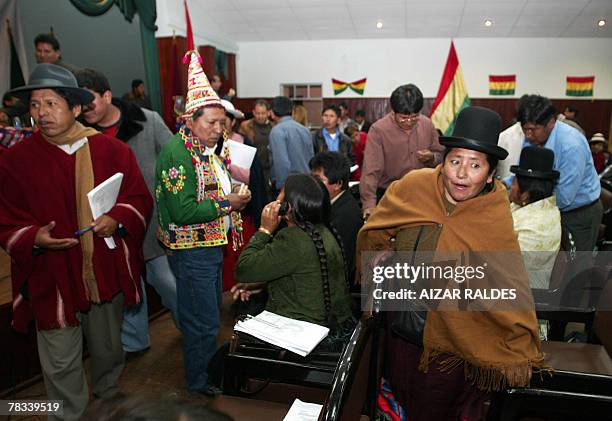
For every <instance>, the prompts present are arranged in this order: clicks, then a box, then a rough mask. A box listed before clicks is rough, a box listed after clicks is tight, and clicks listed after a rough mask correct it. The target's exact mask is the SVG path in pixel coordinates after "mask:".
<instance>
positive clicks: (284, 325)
mask: <svg viewBox="0 0 612 421" xmlns="http://www.w3.org/2000/svg"><path fill="white" fill-rule="evenodd" d="M234 330H236V331H238V332H244V333H248V334H249V335H251V336H254V337H256V338H258V339H261V340H262V341H264V342H268V343H271V344H272V345H276V346H279V347H281V348H285V349H288V350H289V351H291V352H295V353H296V354H298V355H301V356H302V357H305V356H306V355H308V354H310V352H312V350H313V349H314V348H315V347H316V346H317V345H319V343H320V342H321V341H322V340H323V339H324V338H325V337H326V336H327V335H328V334H329V329H328V328H326V327H324V326H319V325H317V324H314V323H308V322H303V321H301V320H295V319H290V318H289V317H283V316H280V315H278V314H274V313H271V312H269V311H265V310H264V311H262V312H261V313H259V314H258V315H257V316H255V317H249V318H247V319H246V320H245V321H239V322H238V323H236V326H234Z"/></svg>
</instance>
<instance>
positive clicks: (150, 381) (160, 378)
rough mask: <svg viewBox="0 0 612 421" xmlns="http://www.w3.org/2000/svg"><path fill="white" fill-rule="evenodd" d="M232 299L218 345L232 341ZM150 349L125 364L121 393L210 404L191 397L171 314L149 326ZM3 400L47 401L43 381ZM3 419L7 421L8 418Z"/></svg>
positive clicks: (228, 299)
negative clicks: (186, 385) (187, 388)
mask: <svg viewBox="0 0 612 421" xmlns="http://www.w3.org/2000/svg"><path fill="white" fill-rule="evenodd" d="M230 307H231V297H230V296H229V294H227V293H226V294H224V296H223V306H222V313H221V319H222V320H221V331H220V332H219V337H218V340H217V342H218V343H219V344H220V343H222V342H224V341H228V340H229V339H230V338H231V335H232V330H233V325H234V323H233V319H232V317H231V311H230ZM149 332H150V335H151V348H150V350H149V351H148V352H146V353H145V354H144V355H142V356H140V357H138V358H135V359H133V360H131V361H128V362H127V363H126V367H125V370H124V372H123V375H122V376H121V379H120V385H121V388H122V391H123V392H124V393H126V394H129V395H138V396H146V397H150V398H152V399H160V398H179V399H186V400H189V401H192V402H201V403H202V404H203V405H207V404H209V403H210V399H208V398H207V397H205V396H197V397H194V396H193V395H189V394H188V393H187V390H186V388H185V371H184V368H183V355H182V351H181V334H180V332H179V331H178V330H177V328H176V327H175V326H174V322H173V321H172V317H170V313H169V312H166V313H164V314H163V315H162V316H160V317H158V318H157V319H155V320H153V321H152V322H151V324H150V326H149ZM4 399H46V393H45V388H44V385H43V382H42V381H40V382H38V383H36V384H35V385H33V386H31V387H29V388H27V389H25V390H23V391H22V392H20V393H18V394H17V395H16V396H14V397H13V396H11V397H5V398H4ZM16 419H19V420H24V419H27V420H32V421H33V420H45V419H46V417H44V416H30V417H10V420H16ZM0 420H6V421H8V420H9V418H8V417H1V416H0Z"/></svg>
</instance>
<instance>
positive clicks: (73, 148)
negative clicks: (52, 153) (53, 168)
mask: <svg viewBox="0 0 612 421" xmlns="http://www.w3.org/2000/svg"><path fill="white" fill-rule="evenodd" d="M86 144H87V138H86V137H84V138H83V139H79V140H77V141H76V142H74V143H72V144H71V145H55V146H57V147H58V148H60V149H61V150H63V151H64V152H66V153H67V154H68V155H72V154H73V153H75V152H76V151H78V150H79V149H81V148H82V147H83V146H84V145H86Z"/></svg>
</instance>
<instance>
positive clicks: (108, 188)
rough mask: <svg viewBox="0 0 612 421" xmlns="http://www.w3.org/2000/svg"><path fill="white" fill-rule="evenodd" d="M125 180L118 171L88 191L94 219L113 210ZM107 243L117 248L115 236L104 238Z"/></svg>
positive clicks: (110, 247)
mask: <svg viewBox="0 0 612 421" xmlns="http://www.w3.org/2000/svg"><path fill="white" fill-rule="evenodd" d="M122 180H123V174H122V173H120V172H118V173H117V174H115V175H113V176H112V177H110V178H108V179H106V180H105V181H103V182H102V183H100V184H98V185H97V186H96V187H94V188H93V190H91V191H90V192H89V193H87V199H88V200H89V206H90V207H91V215H92V216H93V218H94V220H95V219H96V218H99V217H100V216H101V215H104V214H105V213H106V212H108V211H109V210H111V209H112V208H113V206H115V203H117V196H119V189H120V188H121V181H122ZM104 241H105V242H106V245H107V246H108V248H109V249H114V248H117V244H115V240H113V237H106V238H104Z"/></svg>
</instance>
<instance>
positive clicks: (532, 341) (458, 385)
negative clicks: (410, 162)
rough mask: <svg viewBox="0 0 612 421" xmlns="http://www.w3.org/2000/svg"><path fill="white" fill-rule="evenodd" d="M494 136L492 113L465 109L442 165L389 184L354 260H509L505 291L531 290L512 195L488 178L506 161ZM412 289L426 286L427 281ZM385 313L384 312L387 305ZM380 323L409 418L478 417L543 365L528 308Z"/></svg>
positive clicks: (502, 267) (389, 370) (497, 122)
mask: <svg viewBox="0 0 612 421" xmlns="http://www.w3.org/2000/svg"><path fill="white" fill-rule="evenodd" d="M500 129H501V118H500V117H499V115H498V114H497V113H496V112H494V111H492V110H489V109H487V108H482V107H467V108H465V109H464V110H462V111H461V113H460V114H459V116H458V118H457V123H456V125H455V129H454V131H453V135H452V136H447V137H441V138H440V143H441V144H442V145H444V146H446V147H447V150H446V152H445V156H444V161H443V163H442V164H441V165H438V166H437V167H436V168H433V169H430V168H426V169H421V170H415V171H411V172H410V173H408V174H407V175H406V176H404V177H403V178H402V179H401V180H398V181H396V182H394V183H392V184H391V185H390V186H389V189H388V190H387V192H386V194H385V196H384V197H383V199H382V200H381V202H380V203H379V205H378V206H377V207H376V208H375V210H374V212H373V213H372V216H371V217H370V219H369V220H368V221H367V222H366V224H365V225H364V227H363V228H362V230H361V231H360V232H359V236H358V240H357V241H358V243H357V253H358V259H361V258H363V259H366V256H367V255H365V254H364V255H363V257H362V254H361V253H363V252H367V251H374V250H381V249H383V250H390V251H418V252H421V251H425V252H427V251H435V252H460V253H462V255H463V254H464V255H466V256H467V255H469V254H470V252H496V253H500V252H501V253H503V256H504V259H505V260H504V262H502V263H501V264H500V263H497V267H495V269H496V270H499V272H498V273H499V274H500V275H501V276H502V277H503V278H504V279H505V281H506V282H508V284H512V285H514V287H515V288H517V290H520V291H522V292H525V291H526V292H527V293H529V292H530V291H529V286H528V278H527V273H526V272H525V269H524V266H523V262H522V258H521V256H520V249H519V244H518V241H517V239H516V234H515V233H514V229H513V224H512V216H511V214H510V204H509V201H508V193H507V190H506V189H505V187H504V186H503V185H502V184H501V183H500V182H499V181H498V180H495V178H494V175H495V168H496V167H497V162H498V160H503V159H505V158H506V156H507V155H508V152H507V151H506V150H505V149H503V148H500V147H499V146H497V140H498V138H499V132H500ZM506 256H507V257H506ZM363 263H364V264H365V265H366V266H367V265H368V262H365V261H364V262H363ZM490 266H491V265H490ZM357 267H361V266H359V265H358V266H357ZM490 268H491V269H494V268H493V267H490ZM362 281H363V282H366V281H365V279H363V280H362ZM416 282H420V283H422V285H424V287H426V288H427V287H429V286H430V285H432V284H431V282H432V281H428V280H427V279H418V280H416ZM451 283H452V282H451ZM475 287H476V286H475ZM523 296H524V295H523ZM382 306H383V307H382V309H383V310H384V309H385V308H384V306H385V303H384V302H383V303H382ZM387 308H389V307H387ZM459 308H460V307H459ZM386 316H387V317H386V319H387V325H388V326H387V330H388V332H389V335H388V336H387V346H386V348H385V351H386V356H385V367H386V371H385V376H386V377H387V379H388V380H389V382H390V384H391V387H392V391H393V394H394V396H395V397H396V399H397V400H398V401H399V403H401V405H402V406H403V407H404V409H405V410H406V413H407V416H408V418H409V419H410V420H413V421H423V420H469V421H474V420H480V419H482V418H483V417H484V413H485V409H484V408H485V403H486V401H487V399H488V396H489V393H490V392H491V391H497V390H503V389H506V388H508V387H522V386H527V385H529V381H530V378H531V374H532V368H533V367H541V366H542V362H543V356H542V353H541V351H540V341H539V337H538V325H537V319H536V316H535V312H534V311H533V308H531V307H530V308H529V309H527V310H524V311H499V312H493V311H459V310H457V311H437V310H432V309H430V310H429V311H428V312H427V313H426V315H425V316H424V317H422V319H421V320H422V321H421V322H420V323H419V321H418V316H416V315H415V312H414V311H413V312H406V311H404V312H400V313H387V314H386Z"/></svg>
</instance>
